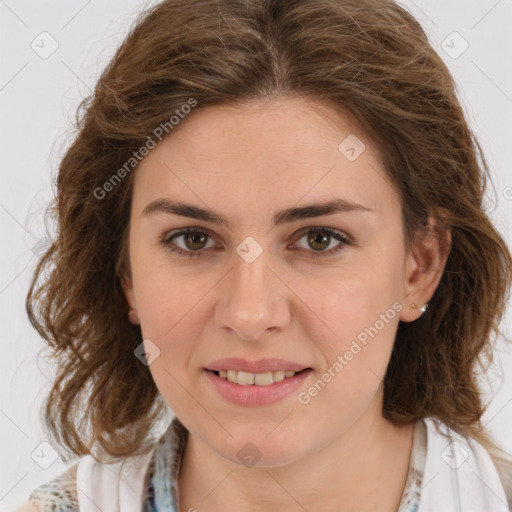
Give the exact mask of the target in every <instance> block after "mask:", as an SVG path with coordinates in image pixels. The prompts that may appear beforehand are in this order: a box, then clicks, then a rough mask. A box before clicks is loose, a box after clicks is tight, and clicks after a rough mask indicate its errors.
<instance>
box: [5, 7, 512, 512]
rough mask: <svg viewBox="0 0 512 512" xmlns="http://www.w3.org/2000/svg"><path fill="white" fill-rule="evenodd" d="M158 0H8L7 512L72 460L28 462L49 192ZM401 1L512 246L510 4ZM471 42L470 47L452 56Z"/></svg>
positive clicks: (500, 399) (504, 360) (39, 384)
mask: <svg viewBox="0 0 512 512" xmlns="http://www.w3.org/2000/svg"><path fill="white" fill-rule="evenodd" d="M185 1H187V0H185ZM305 1H307V0H305ZM153 4H154V2H145V3H144V2H141V1H136V0H109V1H108V2H107V1H102V2H100V1H99V0H89V1H87V0H84V1H76V0H73V1H70V0H67V1H64V0H61V1H57V0H51V1H46V2H44V3H43V2H41V1H36V0H26V1H21V0H0V38H1V39H0V43H1V44H0V53H1V59H2V60H1V67H0V112H1V117H0V130H1V132H0V141H1V150H2V151H1V162H0V173H1V186H0V229H1V248H2V250H1V252H0V269H1V270H0V321H1V325H2V331H3V335H2V347H3V350H4V354H6V357H5V359H4V358H0V434H1V435H0V510H12V509H13V508H14V507H15V506H16V505H17V504H19V503H20V502H22V501H24V500H25V499H26V497H27V496H28V493H29V492H30V491H31V490H32V489H33V488H34V487H36V486H37V485H39V484H41V483H43V482H45V481H48V480H50V479H51V478H53V477H54V476H56V475H57V474H59V473H60V472H61V471H63V469H65V467H66V465H64V464H62V462H61V461H60V460H57V461H56V462H54V463H53V464H52V465H51V466H50V467H49V468H47V469H43V468H41V467H39V466H38V465H37V464H36V463H35V462H34V460H33V459H32V458H31V453H32V452H33V451H34V450H35V449H36V448H37V447H38V446H39V445H40V443H41V442H43V441H44V440H45V439H44V436H43V434H42V430H41V427H40V420H39V407H40V404H41V401H42V399H43V397H44V396H45V394H46V392H47V390H48V386H49V378H50V377H51V375H49V376H46V373H47V372H45V366H44V365H43V363H42V362H40V363H39V366H38V362H37V360H36V353H37V352H38V351H39V350H40V349H41V347H42V346H43V342H42V340H41V339H40V338H39V337H38V335H37V334H36V333H35V332H34V331H33V329H32V328H31V327H30V326H29V323H28V320H27V318H26V314H25V309H24V301H25V296H26V293H27V291H28V286H29V278H30V277H31V273H32V270H33V267H34V263H35V261H36V257H35V253H34V250H35V249H34V247H36V248H37V246H38V245H37V244H38V243H41V240H42V239H43V237H44V236H45V230H44V223H43V214H44V206H45V203H46V202H47V201H49V200H50V198H51V197H52V193H53V192H52V188H53V187H52V184H51V181H52V178H53V176H54V175H55V172H56V169H57V166H58V162H59V158H60V157H61V156H62V154H63V152H64V150H65V147H66V144H67V143H68V142H69V140H70V139H69V137H70V134H71V126H72V120H73V119H74V116H75V110H76V107H77V106H78V104H79V102H80V100H81V99H82V98H83V97H85V96H86V95H88V94H89V93H90V90H91V89H93V87H94V84H95V82H96V80H97V78H98V77H99V74H100V72H101V70H102V68H103V67H104V66H105V65H106V64H107V62H108V60H109V59H110V58H111V56H112V55H113V53H114V50H115V48H116V46H117V45H118V44H119V43H120V42H121V41H122V39H123V38H124V36H125V35H126V33H127V31H128V29H129V27H130V26H131V24H132V22H133V21H134V20H135V17H136V14H137V13H138V12H139V11H140V9H142V8H144V6H145V5H147V6H149V5H153ZM401 4H402V5H404V6H405V7H406V8H407V9H408V10H410V11H411V12H412V13H413V14H414V15H415V16H416V17H417V18H418V20H419V21H420V22H421V23H422V25H423V26H424V28H425V30H426V31H427V33H428V34H429V37H430V39H431V42H432V44H433V45H434V47H435V49H436V50H437V51H438V52H439V53H440V55H441V56H442V57H443V59H444V60H445V62H446V63H447V65H448V66H449V67H450V69H451V71H452V72H453V74H454V76H455V79H456V82H457V84H458V92H459V96H460V98H461V101H462V102H463V105H464V107H465V110H466V112H467V115H468V119H469V121H470V123H471V126H472V127H473V129H474V131H475V133H476V135H477V137H479V139H480V141H481V143H482V144H483V148H484V151H485V153H486V156H487V157H488V160H489V163H490V165H491V170H492V174H493V184H492V185H491V186H490V190H489V193H488V198H489V212H490V214H491V217H492V219H493V220H494V221H495V223H496V224H497V226H498V229H499V230H500V231H501V233H502V234H503V235H504V236H505V237H506V239H507V242H508V244H509V246H512V233H511V231H512V230H511V227H512V221H511V219H512V188H510V189H509V188H507V187H512V173H511V169H510V163H511V161H512V137H511V135H512V128H511V123H510V118H511V116H512V67H511V64H510V62H511V53H512V31H510V26H512V2H511V1H509V0H499V1H498V0H450V2H446V0H415V1H414V2H413V1H411V0H403V1H401ZM44 31H47V32H48V33H49V34H51V36H52V38H54V39H55V40H56V41H57V42H58V48H57V50H56V51H55V52H54V53H53V54H52V55H51V56H49V57H48V58H47V59H43V58H41V57H40V56H39V55H38V54H37V53H36V52H35V51H34V50H33V49H32V48H31V43H32V42H33V41H34V40H35V41H36V43H37V42H38V41H40V37H47V36H40V34H41V33H42V32H44ZM454 31H456V32H458V33H459V34H460V36H462V38H463V39H461V38H460V37H459V36H457V35H453V32H454ZM464 40H465V41H467V44H469V47H468V49H467V50H466V51H465V52H464V53H463V54H462V55H460V56H458V57H457V58H453V57H454V56H456V53H459V52H460V51H461V50H462V49H463V46H462V45H464ZM47 41H48V44H47V45H46V46H45V47H46V48H49V39H47ZM443 41H445V42H444V43H443ZM450 47H451V49H450ZM445 49H446V50H448V51H449V52H451V54H452V56H450V55H449V54H448V53H447V52H446V51H445ZM454 52H456V53H454ZM43 244H44V241H43ZM511 320H512V311H511V309H510V307H509V309H508V312H507V317H506V320H505V322H504V323H503V330H504V333H505V334H506V335H507V336H508V335H509V333H510V327H511ZM511 367H512V354H511V351H510V348H506V347H505V344H504V343H503V342H500V345H499V347H498V351H497V352H496V364H495V366H494V369H493V372H492V374H490V375H491V386H490V390H489V391H488V396H489V398H492V400H491V402H490V405H489V408H488V410H487V412H486V414H485V422H486V423H487V425H488V428H489V430H490V432H491V433H492V434H494V436H495V438H496V439H497V440H498V442H500V443H501V444H502V446H504V447H505V448H506V449H507V450H508V451H509V452H512V434H511V428H510V425H511V424H512V376H511V372H510V369H511Z"/></svg>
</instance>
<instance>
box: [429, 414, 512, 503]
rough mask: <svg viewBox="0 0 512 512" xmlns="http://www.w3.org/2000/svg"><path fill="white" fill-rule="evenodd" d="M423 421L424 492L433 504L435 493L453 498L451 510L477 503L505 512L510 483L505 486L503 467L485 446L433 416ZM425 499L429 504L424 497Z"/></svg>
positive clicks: (509, 497) (508, 500)
mask: <svg viewBox="0 0 512 512" xmlns="http://www.w3.org/2000/svg"><path fill="white" fill-rule="evenodd" d="M423 421H424V423H425V426H426V432H427V453H426V461H425V481H427V482H431V483H430V484H429V485H428V488H427V489H425V494H426V495H429V496H430V498H431V499H432V500H433V501H432V504H433V503H434V502H435V497H434V494H435V493H437V494H438V495H443V496H446V497H448V496H449V498H448V500H453V506H454V508H453V510H458V509H457V508H456V507H457V506H459V507H460V506H461V505H463V506H462V507H461V508H459V509H460V510H470V511H472V510H478V506H480V507H481V510H493V511H494V510H496V511H502V510H503V511H507V512H508V511H509V510H510V509H509V505H508V503H510V499H511V496H510V488H509V486H506V485H504V483H505V482H506V481H507V479H506V478H505V476H504V473H503V469H504V468H503V467H500V466H498V465H497V464H496V463H495V460H494V459H493V457H492V456H491V454H490V453H489V452H488V451H487V449H486V448H484V446H483V445H482V444H480V443H479V442H478V441H477V440H475V439H473V438H468V437H464V436H462V435H460V434H458V433H457V432H455V431H454V430H452V429H451V428H450V427H448V426H447V425H445V424H444V423H442V422H441V421H439V420H437V419H435V418H425V419H424V420H423ZM425 501H426V502H427V503H428V504H429V505H430V506H431V505H432V504H431V503H430V499H427V497H426V496H425ZM477 504H479V505H477ZM475 506H476V508H475ZM489 506H491V508H489ZM420 509H421V508H420ZM443 510H444V509H443ZM447 510H452V508H448V509H447Z"/></svg>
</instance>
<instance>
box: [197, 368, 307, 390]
mask: <svg viewBox="0 0 512 512" xmlns="http://www.w3.org/2000/svg"><path fill="white" fill-rule="evenodd" d="M311 369H312V368H304V369H303V370H299V371H293V370H276V371H268V372H264V373H251V372H245V371H242V370H208V369H206V371H208V372H210V373H213V374H215V375H216V376H217V377H220V378H221V379H224V380H227V381H229V382H232V383H233V384H240V385H241V386H271V385H272V384H274V383H276V382H281V381H283V380H286V379H291V378H293V377H294V376H295V375H300V374H302V373H304V372H307V371H309V370H311Z"/></svg>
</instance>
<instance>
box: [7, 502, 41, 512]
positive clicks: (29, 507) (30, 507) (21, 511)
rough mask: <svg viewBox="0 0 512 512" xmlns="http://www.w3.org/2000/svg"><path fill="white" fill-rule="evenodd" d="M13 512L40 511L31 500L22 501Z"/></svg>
mask: <svg viewBox="0 0 512 512" xmlns="http://www.w3.org/2000/svg"><path fill="white" fill-rule="evenodd" d="M13 512H42V511H41V509H40V508H39V507H36V506H35V505H34V504H33V503H32V502H31V501H27V502H25V503H23V505H21V506H19V507H18V508H17V509H16V510H14V511H13Z"/></svg>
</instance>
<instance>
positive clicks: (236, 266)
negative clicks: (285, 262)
mask: <svg viewBox="0 0 512 512" xmlns="http://www.w3.org/2000/svg"><path fill="white" fill-rule="evenodd" d="M267 266H268V267H270V268H272V266H273V265H272V262H271V254H270V250H269V249H265V250H264V249H263V246H262V245H261V244H259V243H258V242H256V241H255V240H254V239H251V237H248V239H246V240H244V241H243V242H242V243H241V244H240V245H239V246H238V247H237V248H236V254H235V255H234V258H233V267H232V270H231V272H229V274H228V276H226V277H227V285H226V287H225V289H224V290H223V297H222V299H221V301H219V304H217V311H216V317H217V322H218V325H219V326H220V327H221V328H229V329H231V330H232V331H234V332H236V333H237V335H238V336H239V337H240V338H243V339H249V340H254V339H257V338H259V337H260V336H261V335H262V334H263V333H265V331H267V330H269V329H273V328H275V327H283V326H284V325H285V324H286V323H287V322H288V320H289V313H288V308H287V305H286V300H285V297H284V291H283V284H282V283H281V282H280V281H279V279H277V278H276V277H275V276H274V275H273V273H272V272H271V271H270V269H269V268H267Z"/></svg>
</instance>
